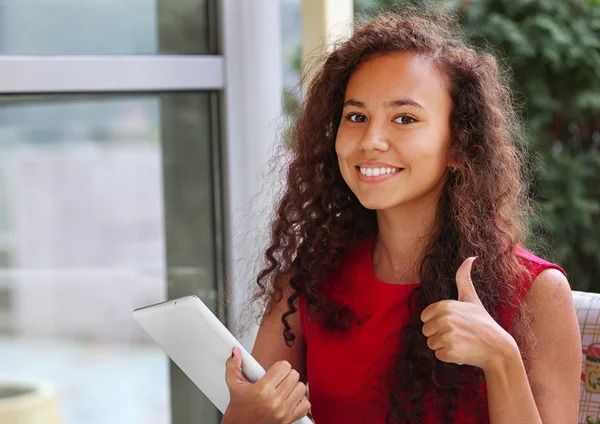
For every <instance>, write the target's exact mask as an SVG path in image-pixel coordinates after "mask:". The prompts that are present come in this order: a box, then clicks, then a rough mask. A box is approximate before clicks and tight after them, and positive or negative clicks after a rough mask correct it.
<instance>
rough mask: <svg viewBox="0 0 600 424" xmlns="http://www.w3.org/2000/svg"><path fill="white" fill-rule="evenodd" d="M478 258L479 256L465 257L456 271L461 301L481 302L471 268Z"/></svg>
mask: <svg viewBox="0 0 600 424" xmlns="http://www.w3.org/2000/svg"><path fill="white" fill-rule="evenodd" d="M476 259H477V257H471V258H467V259H465V261H464V262H463V263H462V265H461V266H460V268H458V271H456V288H457V289H458V301H459V302H471V303H481V302H480V301H479V296H478V295H477V291H476V290H475V286H474V285H473V280H472V278H471V269H472V268H473V263H475V260H476Z"/></svg>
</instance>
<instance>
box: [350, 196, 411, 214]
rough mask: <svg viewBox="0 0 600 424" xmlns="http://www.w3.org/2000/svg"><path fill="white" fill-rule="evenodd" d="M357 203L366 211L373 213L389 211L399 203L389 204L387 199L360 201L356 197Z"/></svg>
mask: <svg viewBox="0 0 600 424" xmlns="http://www.w3.org/2000/svg"><path fill="white" fill-rule="evenodd" d="M358 201H359V202H360V204H361V205H363V206H364V207H365V208H366V209H369V210H373V211H381V210H385V209H390V208H393V207H395V206H398V204H399V203H401V202H393V201H392V202H390V200H389V199H386V200H384V199H361V198H360V197H358Z"/></svg>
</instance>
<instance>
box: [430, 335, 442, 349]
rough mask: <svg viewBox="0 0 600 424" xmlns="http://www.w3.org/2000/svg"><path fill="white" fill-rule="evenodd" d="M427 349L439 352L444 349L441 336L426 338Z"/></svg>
mask: <svg viewBox="0 0 600 424" xmlns="http://www.w3.org/2000/svg"><path fill="white" fill-rule="evenodd" d="M427 347H429V349H431V350H440V349H442V348H444V347H445V346H444V340H443V339H442V335H441V334H437V335H435V336H432V337H428V338H427Z"/></svg>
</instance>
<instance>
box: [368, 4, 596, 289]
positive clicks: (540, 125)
mask: <svg viewBox="0 0 600 424" xmlns="http://www.w3.org/2000/svg"><path fill="white" fill-rule="evenodd" d="M405 1H411V0H404V1H403V0H373V1H368V0H363V1H360V2H357V3H358V4H357V7H356V10H357V11H359V12H363V13H367V14H370V13H374V12H376V11H377V10H378V9H380V8H382V7H389V6H392V5H397V4H399V3H403V2H405ZM412 2H413V3H415V2H416V1H415V0H412ZM445 3H446V4H447V5H448V6H449V7H451V8H454V9H455V10H457V11H458V12H459V14H460V16H461V17H462V23H463V24H464V25H465V27H466V30H467V35H468V38H469V39H470V41H472V42H474V43H475V44H476V45H478V46H479V47H481V48H483V49H486V50H489V49H490V47H489V46H493V47H492V48H493V50H494V52H495V53H496V55H497V56H498V57H500V58H502V59H503V61H504V62H505V63H506V64H507V65H508V66H509V67H510V68H511V69H512V71H511V72H512V75H513V81H514V84H515V85H514V87H513V88H514V89H515V92H516V93H518V98H520V97H521V96H523V97H524V99H523V100H524V107H523V110H522V111H523V113H524V117H525V118H526V119H527V126H528V129H529V135H530V137H529V145H528V149H529V150H530V152H531V153H533V158H534V184H533V188H532V194H533V197H534V199H535V200H536V204H537V206H538V210H539V213H538V214H536V216H535V217H534V219H533V220H532V221H533V222H532V229H533V234H535V240H531V243H532V244H533V245H534V246H535V247H536V248H537V249H538V250H542V253H543V254H545V255H546V256H548V257H549V259H551V260H554V261H557V262H558V263H560V264H561V265H563V266H564V267H565V269H566V271H567V272H568V274H569V277H570V281H571V284H572V285H573V287H574V288H577V289H580V290H589V291H595V292H600V278H598V277H597V276H598V275H600V224H599V223H598V220H599V218H600V181H599V179H600V152H599V150H600V8H598V7H597V6H598V5H599V4H600V1H599V0H455V1H446V2H445ZM365 4H366V5H365ZM369 6H375V7H374V8H371V9H369Z"/></svg>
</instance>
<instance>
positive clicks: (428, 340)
mask: <svg viewBox="0 0 600 424" xmlns="http://www.w3.org/2000/svg"><path fill="white" fill-rule="evenodd" d="M427 347H428V348H429V349H433V339H432V338H431V337H429V338H428V339H427Z"/></svg>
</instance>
